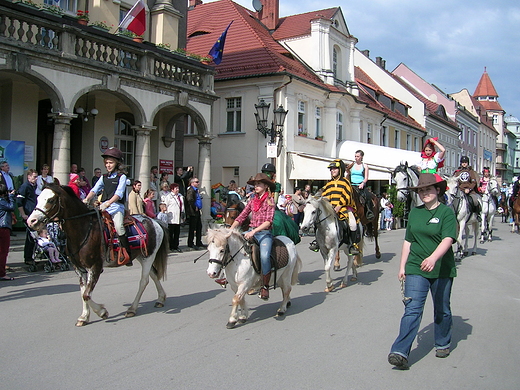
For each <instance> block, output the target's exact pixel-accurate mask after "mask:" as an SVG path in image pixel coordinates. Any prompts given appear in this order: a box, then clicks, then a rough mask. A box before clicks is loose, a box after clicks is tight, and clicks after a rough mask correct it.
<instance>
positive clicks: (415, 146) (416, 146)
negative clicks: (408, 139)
mask: <svg viewBox="0 0 520 390" xmlns="http://www.w3.org/2000/svg"><path fill="white" fill-rule="evenodd" d="M413 150H414V152H420V151H421V149H419V138H417V137H414V139H413Z"/></svg>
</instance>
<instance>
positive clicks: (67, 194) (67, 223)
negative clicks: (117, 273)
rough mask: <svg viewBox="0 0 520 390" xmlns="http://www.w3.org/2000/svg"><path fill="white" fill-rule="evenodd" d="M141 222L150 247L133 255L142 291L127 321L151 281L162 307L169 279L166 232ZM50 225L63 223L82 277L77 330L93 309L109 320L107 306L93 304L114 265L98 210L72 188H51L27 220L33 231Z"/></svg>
mask: <svg viewBox="0 0 520 390" xmlns="http://www.w3.org/2000/svg"><path fill="white" fill-rule="evenodd" d="M139 220H140V221H141V222H142V223H143V225H144V228H145V229H146V231H147V234H148V246H147V248H146V250H144V249H138V250H132V253H131V258H132V259H134V258H135V259H137V260H138V261H139V262H140V263H141V266H142V271H141V280H140V282H139V290H138V292H137V295H136V297H135V299H134V301H133V303H132V305H131V306H130V308H129V309H128V310H127V312H126V314H125V316H126V317H133V316H134V315H135V314H136V312H137V306H138V305H139V300H140V299H141V296H142V294H143V292H144V290H145V288H146V286H147V285H148V281H149V277H151V278H152V280H153V281H154V283H155V286H156V288H157V293H158V298H157V301H156V303H155V307H163V306H164V301H165V300H166V293H165V292H164V289H163V287H162V285H161V282H160V279H164V277H165V276H166V266H167V256H168V234H167V229H166V227H164V226H162V225H161V224H159V223H157V221H155V220H153V219H150V218H148V217H139ZM49 221H57V222H59V223H60V225H61V228H62V230H63V231H64V232H65V234H66V236H67V254H68V255H69V257H70V259H71V262H72V264H73V265H74V267H75V269H76V272H77V273H78V275H79V284H80V290H81V296H82V299H83V312H82V313H81V316H80V317H79V318H78V320H77V322H76V326H83V325H86V324H87V323H88V322H89V320H90V309H92V310H93V311H94V312H95V313H96V314H97V315H98V316H99V317H101V318H102V319H107V318H108V311H107V310H106V309H105V306H104V305H102V304H98V303H96V302H94V301H93V300H92V292H93V290H94V287H95V286H96V283H97V281H98V279H99V276H100V275H101V273H102V272H103V266H105V264H106V265H108V266H112V265H113V264H112V263H111V264H108V263H106V261H107V259H108V260H109V257H110V255H109V253H108V250H107V245H106V244H105V239H104V234H103V221H102V218H101V214H100V212H99V210H97V209H92V208H89V207H87V206H86V205H85V204H83V202H82V201H81V200H80V199H79V198H78V197H77V196H76V195H75V194H74V192H73V191H72V189H71V188H70V187H68V186H57V185H54V184H51V185H49V186H47V187H45V188H44V190H43V191H42V193H41V194H40V196H39V197H38V204H37V205H36V208H35V209H34V211H33V212H32V213H31V215H30V216H29V218H28V219H27V224H28V226H29V227H30V228H31V229H34V230H39V229H41V228H42V227H43V226H45V225H46V224H47V223H48V222H49ZM115 265H117V261H116V262H115Z"/></svg>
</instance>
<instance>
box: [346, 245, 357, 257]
mask: <svg viewBox="0 0 520 390" xmlns="http://www.w3.org/2000/svg"><path fill="white" fill-rule="evenodd" d="M348 253H349V254H350V255H359V248H358V246H357V244H352V245H350V246H349V247H348Z"/></svg>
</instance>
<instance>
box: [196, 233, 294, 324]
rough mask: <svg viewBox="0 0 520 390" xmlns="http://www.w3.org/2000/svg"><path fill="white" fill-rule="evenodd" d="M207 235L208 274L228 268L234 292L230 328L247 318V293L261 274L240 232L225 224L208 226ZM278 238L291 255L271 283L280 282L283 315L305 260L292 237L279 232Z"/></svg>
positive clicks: (255, 285) (260, 280)
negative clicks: (227, 227) (219, 227)
mask: <svg viewBox="0 0 520 390" xmlns="http://www.w3.org/2000/svg"><path fill="white" fill-rule="evenodd" d="M207 239H208V252H209V265H208V269H207V271H206V272H207V274H208V276H209V277H210V278H212V279H215V278H218V277H219V275H220V273H221V271H222V270H224V269H225V270H226V278H227V281H228V283H229V286H230V287H231V289H232V290H233V292H234V293H235V295H234V296H233V300H232V301H231V302H232V303H231V304H232V309H231V315H230V317H229V320H228V323H227V325H226V327H227V328H228V329H231V328H234V327H235V325H236V324H237V322H239V323H241V324H243V323H244V322H246V320H247V317H248V313H249V309H248V307H247V303H246V301H245V296H246V294H247V292H248V291H249V290H251V289H252V288H258V289H259V288H260V285H261V282H262V277H261V275H260V274H258V273H256V272H255V270H254V268H253V265H252V263H251V258H250V254H249V251H248V247H249V244H248V243H247V241H246V239H245V238H244V237H243V236H242V234H240V232H238V231H236V230H234V229H226V228H221V229H209V230H208V234H207ZM275 239H278V240H280V241H281V242H282V243H283V244H284V245H285V247H286V248H287V252H288V256H289V259H288V264H287V265H286V266H285V267H283V268H279V269H277V270H276V271H274V272H273V273H272V274H271V275H272V276H271V284H275V287H276V286H279V287H280V288H281V290H282V294H283V300H282V304H281V305H280V307H279V309H278V311H277V314H278V315H279V316H282V315H284V314H285V312H286V311H287V308H288V307H289V306H290V305H291V301H290V293H291V289H292V287H291V286H292V285H295V284H296V283H297V282H298V274H299V273H300V270H301V267H302V261H301V259H300V257H299V256H298V252H297V251H296V246H295V245H294V243H293V242H292V241H291V240H290V239H289V238H287V237H285V236H276V237H275ZM273 249H274V245H273ZM275 278H276V279H275ZM239 306H240V309H239ZM239 311H240V313H239Z"/></svg>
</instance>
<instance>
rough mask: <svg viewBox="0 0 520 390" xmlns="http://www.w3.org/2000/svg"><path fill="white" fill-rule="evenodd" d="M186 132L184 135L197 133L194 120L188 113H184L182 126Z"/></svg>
mask: <svg viewBox="0 0 520 390" xmlns="http://www.w3.org/2000/svg"><path fill="white" fill-rule="evenodd" d="M184 128H185V130H186V132H185V133H184V134H185V135H195V134H197V125H196V124H195V121H194V120H193V118H192V117H191V116H189V115H186V123H185V126H184Z"/></svg>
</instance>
